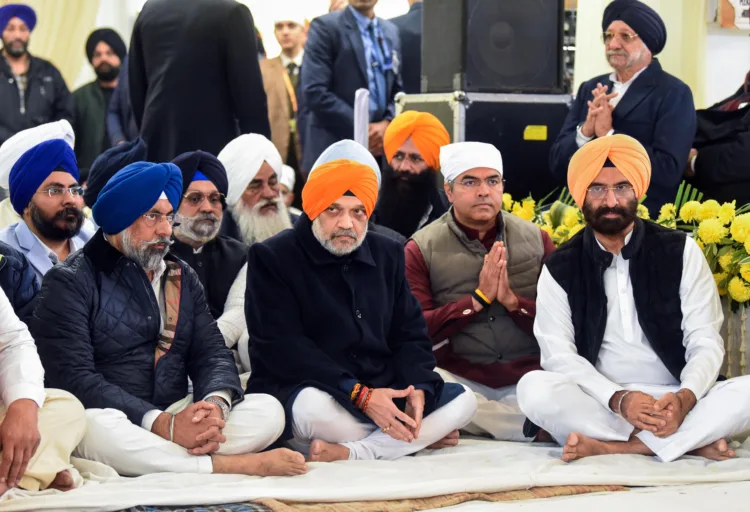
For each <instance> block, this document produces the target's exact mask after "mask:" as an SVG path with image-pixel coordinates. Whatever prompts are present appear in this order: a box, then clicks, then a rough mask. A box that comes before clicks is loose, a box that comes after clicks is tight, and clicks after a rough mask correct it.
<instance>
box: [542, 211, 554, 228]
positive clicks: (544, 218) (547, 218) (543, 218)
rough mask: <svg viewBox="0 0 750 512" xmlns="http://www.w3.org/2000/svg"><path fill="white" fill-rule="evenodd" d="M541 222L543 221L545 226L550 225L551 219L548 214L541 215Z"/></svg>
mask: <svg viewBox="0 0 750 512" xmlns="http://www.w3.org/2000/svg"><path fill="white" fill-rule="evenodd" d="M542 220H543V221H544V223H545V224H546V225H548V226H551V225H552V217H550V215H549V212H544V213H543V214H542Z"/></svg>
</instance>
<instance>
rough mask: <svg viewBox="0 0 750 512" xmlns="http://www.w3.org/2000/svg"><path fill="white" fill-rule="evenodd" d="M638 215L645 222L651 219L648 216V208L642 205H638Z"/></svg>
mask: <svg viewBox="0 0 750 512" xmlns="http://www.w3.org/2000/svg"><path fill="white" fill-rule="evenodd" d="M636 215H638V216H639V217H640V218H642V219H645V220H649V219H650V218H651V217H649V215H648V208H646V207H645V206H643V205H642V204H639V205H638V211H637V212H636Z"/></svg>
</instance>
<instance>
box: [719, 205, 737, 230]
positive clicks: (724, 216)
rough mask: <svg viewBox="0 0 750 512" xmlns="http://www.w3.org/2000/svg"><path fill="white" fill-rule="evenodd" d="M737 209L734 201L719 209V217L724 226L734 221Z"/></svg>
mask: <svg viewBox="0 0 750 512" xmlns="http://www.w3.org/2000/svg"><path fill="white" fill-rule="evenodd" d="M735 209H736V207H735V204H734V201H732V202H731V203H724V204H722V205H721V206H720V207H719V214H718V217H719V220H720V221H721V223H722V224H724V225H725V226H726V225H727V224H729V223H730V222H732V221H733V220H734V213H735Z"/></svg>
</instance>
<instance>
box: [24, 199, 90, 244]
mask: <svg viewBox="0 0 750 512" xmlns="http://www.w3.org/2000/svg"><path fill="white" fill-rule="evenodd" d="M29 208H30V210H31V211H30V213H31V223H32V224H34V227H35V228H36V230H37V231H38V232H39V234H40V235H42V236H43V237H44V238H46V239H48V240H54V241H56V242H62V241H63V240H70V239H71V238H73V237H74V236H76V235H77V234H78V233H80V231H81V226H83V212H81V210H79V209H78V208H75V207H73V206H69V207H67V208H63V209H62V210H60V211H59V212H57V213H56V214H55V216H54V217H52V218H51V219H48V218H45V216H44V213H42V211H41V210H40V209H39V207H37V206H36V205H35V204H33V203H32V204H30V205H29ZM68 217H72V218H68ZM57 221H63V222H64V223H65V227H62V228H61V227H59V226H58V225H57Z"/></svg>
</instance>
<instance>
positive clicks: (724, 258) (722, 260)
mask: <svg viewBox="0 0 750 512" xmlns="http://www.w3.org/2000/svg"><path fill="white" fill-rule="evenodd" d="M733 256H734V255H733V254H732V253H731V252H728V253H726V254H723V255H721V256H719V266H720V267H721V268H722V269H724V270H728V269H729V267H730V266H731V265H732V259H734V258H733Z"/></svg>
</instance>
